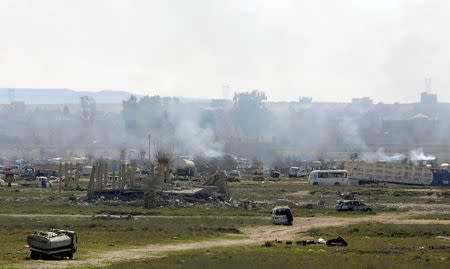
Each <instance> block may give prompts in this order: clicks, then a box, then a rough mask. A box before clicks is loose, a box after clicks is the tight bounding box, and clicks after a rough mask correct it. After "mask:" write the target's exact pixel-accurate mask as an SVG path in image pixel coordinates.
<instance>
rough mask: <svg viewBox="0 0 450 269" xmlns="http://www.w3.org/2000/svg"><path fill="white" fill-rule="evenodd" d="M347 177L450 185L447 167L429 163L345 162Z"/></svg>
mask: <svg viewBox="0 0 450 269" xmlns="http://www.w3.org/2000/svg"><path fill="white" fill-rule="evenodd" d="M344 169H346V170H347V171H348V178H349V180H350V181H354V182H356V183H359V184H365V183H393V184H404V185H419V186H440V187H450V171H449V169H445V168H444V167H441V168H433V167H432V166H430V165H416V164H396V163H388V162H384V161H380V162H375V163H366V162H345V163H344Z"/></svg>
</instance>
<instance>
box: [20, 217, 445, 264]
mask: <svg viewBox="0 0 450 269" xmlns="http://www.w3.org/2000/svg"><path fill="white" fill-rule="evenodd" d="M418 213H420V212H418ZM414 214H415V213H414V212H408V213H401V214H399V213H396V214H387V213H385V214H379V215H375V216H368V217H361V218H339V217H313V218H295V220H294V224H293V225H292V226H278V225H271V226H255V227H245V228H242V229H241V231H242V232H243V238H242V239H212V240H205V241H200V242H193V243H180V244H149V245H147V246H145V247H135V248H127V249H123V250H116V251H96V252H91V253H90V254H89V256H88V258H87V259H86V260H76V259H75V260H62V261H42V260H39V261H26V262H24V263H23V264H21V267H22V268H64V267H83V266H86V265H91V266H92V265H94V266H103V265H107V264H109V263H111V262H118V261H126V260H135V259H143V258H151V257H160V256H162V255H166V254H167V253H168V252H171V251H179V250H192V249H208V248H217V247H229V246H243V245H257V244H262V243H264V242H266V241H272V240H275V239H278V240H293V239H294V238H295V237H296V236H297V235H298V233H301V232H306V231H308V230H310V229H313V228H325V227H332V226H346V225H350V224H357V223H365V222H381V223H392V224H446V225H450V220H421V219H417V220H416V219H405V218H406V217H407V216H411V215H414ZM18 216H21V215H18ZM34 216H41V215H34ZM79 216H82V215H79ZM82 217H84V216H82ZM151 217H155V216H151ZM156 217H159V216H156ZM177 217H178V216H177ZM184 218H186V217H184ZM239 218H242V217H239Z"/></svg>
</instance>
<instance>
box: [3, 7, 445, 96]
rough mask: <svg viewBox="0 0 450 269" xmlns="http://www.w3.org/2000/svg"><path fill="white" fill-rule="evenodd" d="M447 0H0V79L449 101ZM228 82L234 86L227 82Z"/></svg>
mask: <svg viewBox="0 0 450 269" xmlns="http://www.w3.org/2000/svg"><path fill="white" fill-rule="evenodd" d="M449 14H450V1H447V0H443V1H432V0H423V1H414V0H407V1H396V0H386V1H382V0H373V1H362V0H355V1H345V0H339V1H310V0H309V1H298V0H293V1H274V0H271V1H265V0H255V1H244V0H237V1H232V0H217V1H214V0H204V1H203V0H198V1H197V0H189V1H187V0H179V1H167V0H161V1H95V0H88V1H80V0H74V1H63V0H54V1H44V0H31V1H19V0H12V1H7V0H1V1H0V87H1V88H5V87H16V88H19V87H28V88H71V89H74V90H92V91H97V90H102V89H113V90H128V91H131V92H136V93H141V94H160V95H176V96H185V97H208V98H222V97H224V96H225V97H231V95H232V93H233V92H234V91H242V90H252V89H260V90H263V91H265V92H266V93H267V95H268V97H269V99H270V100H297V98H298V97H299V96H312V97H314V98H315V99H314V100H317V101H318V100H336V101H339V100H349V98H351V97H361V96H370V97H372V98H373V99H374V100H375V101H380V100H381V101H384V102H394V101H400V102H413V101H417V100H418V98H419V94H420V92H421V91H422V90H423V89H424V87H425V83H424V78H425V77H432V90H433V91H434V92H435V93H437V94H438V98H439V100H440V101H445V102H450V90H449V89H450V16H449ZM224 85H229V90H224V88H226V87H224Z"/></svg>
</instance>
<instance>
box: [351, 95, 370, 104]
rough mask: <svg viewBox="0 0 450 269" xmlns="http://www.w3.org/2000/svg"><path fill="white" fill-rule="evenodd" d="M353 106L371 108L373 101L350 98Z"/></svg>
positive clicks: (367, 98) (366, 98)
mask: <svg viewBox="0 0 450 269" xmlns="http://www.w3.org/2000/svg"><path fill="white" fill-rule="evenodd" d="M352 104H353V105H361V106H371V105H373V100H372V99H370V98H369V97H361V98H352Z"/></svg>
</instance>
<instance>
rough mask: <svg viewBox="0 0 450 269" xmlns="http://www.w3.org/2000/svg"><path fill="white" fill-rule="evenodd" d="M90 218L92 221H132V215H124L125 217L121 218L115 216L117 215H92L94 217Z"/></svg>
mask: <svg viewBox="0 0 450 269" xmlns="http://www.w3.org/2000/svg"><path fill="white" fill-rule="evenodd" d="M92 218H94V219H108V220H109V219H114V220H117V219H118V220H130V219H133V216H132V215H125V216H122V215H119V216H117V215H94V216H92Z"/></svg>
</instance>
